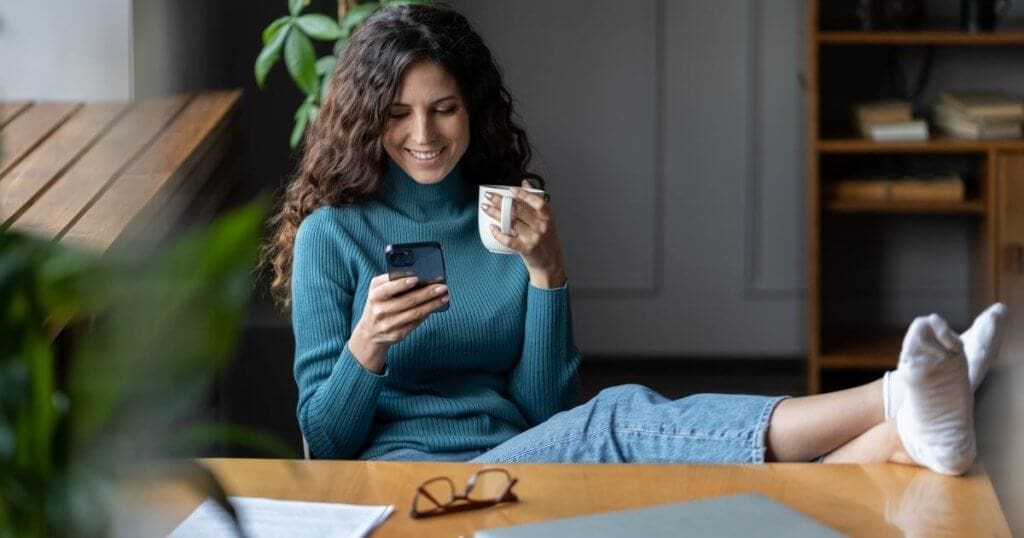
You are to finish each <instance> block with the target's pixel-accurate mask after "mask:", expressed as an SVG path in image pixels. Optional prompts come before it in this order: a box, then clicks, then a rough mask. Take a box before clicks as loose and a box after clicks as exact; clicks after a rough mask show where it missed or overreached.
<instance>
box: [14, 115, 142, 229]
mask: <svg viewBox="0 0 1024 538" xmlns="http://www.w3.org/2000/svg"><path fill="white" fill-rule="evenodd" d="M127 106H128V105H127V104H126V103H98V104H91V105H87V106H85V107H84V108H83V109H82V110H80V111H79V112H78V113H77V114H75V115H74V116H73V117H72V118H71V119H69V120H68V121H67V123H65V124H64V125H61V126H60V128H59V129H57V130H56V131H55V132H54V133H53V134H52V135H50V137H49V138H47V139H46V140H45V141H44V142H43V143H42V144H40V145H39V147H37V148H36V149H35V151H33V152H32V153H31V154H29V155H28V156H27V157H25V159H23V160H22V161H21V163H20V164H18V165H17V166H15V167H14V168H13V169H11V171H10V172H8V173H7V175H6V176H5V177H4V178H3V180H0V223H2V224H3V225H9V224H10V221H12V220H13V219H15V218H16V217H17V215H18V213H20V212H21V211H22V209H23V208H25V207H26V206H27V205H28V204H29V203H31V202H32V200H34V199H36V198H38V197H39V196H40V195H41V194H43V193H44V192H46V189H48V188H49V187H50V185H51V184H52V183H53V182H54V181H55V180H56V179H57V178H58V177H59V176H60V174H61V173H63V172H64V170H65V169H66V168H67V167H68V165H70V164H71V163H73V162H74V161H75V159H77V158H79V157H80V156H81V155H82V154H83V152H84V151H86V150H87V149H88V148H89V147H90V146H91V145H92V144H93V143H94V142H95V141H96V140H97V138H99V136H100V135H102V134H103V133H104V132H105V131H106V130H107V128H108V127H110V125H111V124H112V123H113V122H114V120H116V119H117V117H118V116H119V115H120V114H121V113H122V112H124V110H125V108H127Z"/></svg>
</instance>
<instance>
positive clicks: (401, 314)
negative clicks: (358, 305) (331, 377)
mask: <svg viewBox="0 0 1024 538" xmlns="http://www.w3.org/2000/svg"><path fill="white" fill-rule="evenodd" d="M416 282H417V279H416V277H408V278H400V279H398V280H394V281H392V280H389V278H388V275H387V274H383V275H377V276H376V277H374V278H373V280H371V281H370V291H369V293H368V294H367V298H366V307H365V308H363V316H362V317H361V318H359V323H357V324H356V328H355V329H354V330H353V331H352V336H351V337H350V338H349V340H348V349H349V351H350V352H351V353H352V355H353V356H354V357H355V358H356V360H358V361H359V364H362V365H363V367H364V368H366V369H367V370H370V371H371V372H376V373H378V374H379V373H381V372H383V371H384V360H385V359H386V358H387V354H388V349H389V348H390V347H391V344H394V343H396V342H401V341H402V340H403V339H404V338H405V337H406V336H408V335H409V333H411V332H412V331H413V330H414V329H416V327H419V326H420V324H421V323H423V320H425V319H427V316H428V315H430V313H431V312H433V311H435V310H437V309H438V308H441V307H442V306H444V304H445V303H447V302H448V300H449V297H448V287H447V286H445V285H444V284H437V285H433V286H424V287H423V288H421V289H418V290H415V291H410V290H412V289H413V288H414V287H415V286H416ZM405 292H408V293H405ZM403 293H404V295H403ZM396 295H401V296H400V297H396Z"/></svg>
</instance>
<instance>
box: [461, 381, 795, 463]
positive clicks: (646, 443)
mask: <svg viewBox="0 0 1024 538" xmlns="http://www.w3.org/2000/svg"><path fill="white" fill-rule="evenodd" d="M784 398H785V396H781V397H766V396H745V395H729V394H698V395H694V396H690V397H687V398H682V399H679V400H668V399H666V398H665V397H663V396H661V395H660V394H658V393H656V392H654V391H652V390H650V389H648V388H646V387H642V386H639V385H622V386H618V387H612V388H609V389H605V390H603V391H601V393H600V394H598V395H597V396H595V397H594V398H593V399H591V400H590V401H589V402H587V403H585V404H582V405H580V406H578V407H575V408H573V409H570V410H568V411H563V412H561V413H558V414H557V415H555V416H553V417H551V418H550V419H548V420H547V421H546V422H544V423H542V424H539V425H537V426H535V427H533V428H531V429H529V430H527V431H525V432H523V433H522V434H519V435H517V436H515V437H513V438H512V439H509V440H508V441H506V442H504V443H502V444H501V445H498V446H497V447H495V448H493V449H491V450H489V451H487V452H485V453H484V454H482V455H480V456H479V457H477V458H475V459H473V460H472V461H475V462H489V463H504V462H551V463H559V462H561V463H760V462H764V457H765V450H766V445H765V441H766V435H765V434H766V432H767V429H768V422H769V420H770V419H771V415H772V412H773V411H774V409H775V406H776V405H777V404H778V403H779V401H781V400H782V399H784Z"/></svg>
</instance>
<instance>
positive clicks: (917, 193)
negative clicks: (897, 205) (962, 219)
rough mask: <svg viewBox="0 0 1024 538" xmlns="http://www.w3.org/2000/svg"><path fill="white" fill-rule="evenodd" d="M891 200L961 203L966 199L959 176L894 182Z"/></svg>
mask: <svg viewBox="0 0 1024 538" xmlns="http://www.w3.org/2000/svg"><path fill="white" fill-rule="evenodd" d="M889 199H890V200H892V201H894V202H960V201H963V199H964V182H963V180H961V179H960V178H959V176H958V177H956V178H953V179H943V178H935V179H905V180H899V181H893V182H892V184H891V185H890V187H889Z"/></svg>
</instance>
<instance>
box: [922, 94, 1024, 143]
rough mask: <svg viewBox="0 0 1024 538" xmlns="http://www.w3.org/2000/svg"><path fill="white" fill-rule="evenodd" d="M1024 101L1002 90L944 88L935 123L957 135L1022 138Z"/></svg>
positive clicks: (978, 138) (936, 109)
mask: <svg viewBox="0 0 1024 538" xmlns="http://www.w3.org/2000/svg"><path fill="white" fill-rule="evenodd" d="M1022 123H1024V101H1022V100H1021V99H1017V98H1015V97H1013V96H1011V95H1008V94H1006V93H1003V92H946V93H943V94H942V96H941V97H940V100H939V103H938V104H936V105H935V125H936V126H937V127H939V128H940V129H942V130H943V131H944V132H946V133H948V134H949V135H950V136H953V137H956V138H970V139H973V140H999V139H1007V138H1021V135H1022V129H1021V125H1022Z"/></svg>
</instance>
